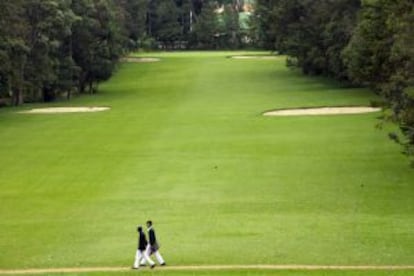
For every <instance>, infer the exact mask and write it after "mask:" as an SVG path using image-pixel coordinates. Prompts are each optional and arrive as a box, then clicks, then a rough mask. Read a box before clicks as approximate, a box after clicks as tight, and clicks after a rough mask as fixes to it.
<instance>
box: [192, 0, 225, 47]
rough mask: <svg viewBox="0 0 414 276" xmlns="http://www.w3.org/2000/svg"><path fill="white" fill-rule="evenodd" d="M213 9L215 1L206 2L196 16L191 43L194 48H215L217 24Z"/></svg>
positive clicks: (214, 8)
mask: <svg viewBox="0 0 414 276" xmlns="http://www.w3.org/2000/svg"><path fill="white" fill-rule="evenodd" d="M215 10H216V5H215V3H213V2H208V3H207V5H205V6H203V8H202V11H201V14H200V15H199V16H198V17H197V21H196V23H195V24H194V31H193V39H194V41H193V44H194V45H195V47H196V48H204V49H209V48H217V37H218V30H219V25H218V21H217V16H216V13H215Z"/></svg>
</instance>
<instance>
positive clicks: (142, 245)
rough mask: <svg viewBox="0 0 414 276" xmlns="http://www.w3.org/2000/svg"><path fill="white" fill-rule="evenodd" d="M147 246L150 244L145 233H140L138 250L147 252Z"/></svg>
mask: <svg viewBox="0 0 414 276" xmlns="http://www.w3.org/2000/svg"><path fill="white" fill-rule="evenodd" d="M147 244H148V242H147V238H146V237H145V234H144V232H139V239H138V249H139V250H145V248H147Z"/></svg>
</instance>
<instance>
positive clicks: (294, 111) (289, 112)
mask: <svg viewBox="0 0 414 276" xmlns="http://www.w3.org/2000/svg"><path fill="white" fill-rule="evenodd" d="M381 110H382V109H381V108H379V107H369V106H337V107H327V106H325V107H303V108H291V109H278V110H272V111H266V112H264V113H263V114H262V115H263V116H266V117H272V116H281V117H282V116H321V115H352V114H366V113H373V112H379V111H381Z"/></svg>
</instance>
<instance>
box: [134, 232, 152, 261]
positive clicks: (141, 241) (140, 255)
mask: <svg viewBox="0 0 414 276" xmlns="http://www.w3.org/2000/svg"><path fill="white" fill-rule="evenodd" d="M137 231H138V235H139V238H138V249H137V253H136V254H135V262H134V265H133V266H132V268H133V269H138V268H139V264H140V263H141V262H142V261H143V262H144V263H145V262H147V263H148V264H149V265H150V266H151V268H154V266H155V263H154V262H153V261H152V260H151V258H150V257H149V255H148V253H147V250H146V248H147V245H148V242H147V238H146V237H145V234H144V232H143V231H142V227H141V226H138V228H137Z"/></svg>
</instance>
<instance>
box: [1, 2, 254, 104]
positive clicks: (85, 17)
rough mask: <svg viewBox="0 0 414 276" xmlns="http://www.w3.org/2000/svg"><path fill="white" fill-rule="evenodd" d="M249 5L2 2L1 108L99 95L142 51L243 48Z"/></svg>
mask: <svg viewBox="0 0 414 276" xmlns="http://www.w3.org/2000/svg"><path fill="white" fill-rule="evenodd" d="M243 6H244V1H242V0H221V1H212V0H210V1H208V0H13V1H0V64H1V67H0V106H1V105H5V104H12V105H20V104H23V103H24V102H32V101H53V100H55V99H56V98H57V97H61V96H62V95H64V96H65V97H67V98H69V99H70V98H71V97H72V95H73V93H94V92H95V91H96V87H97V84H98V83H99V82H101V81H104V80H107V79H108V78H109V77H110V76H111V75H112V73H113V72H114V70H115V69H116V64H117V61H118V60H119V58H120V57H121V56H122V55H124V54H125V53H127V52H128V51H131V50H134V49H137V48H156V49H159V48H163V49H176V48H185V49H190V48H197V49H218V48H238V47H240V46H241V45H242V41H243V32H242V29H241V27H240V22H239V13H240V12H241V11H242V9H243ZM220 8H221V9H222V11H221V12H220V13H219V12H218V11H219V10H220ZM244 36H246V31H245V32H244Z"/></svg>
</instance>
